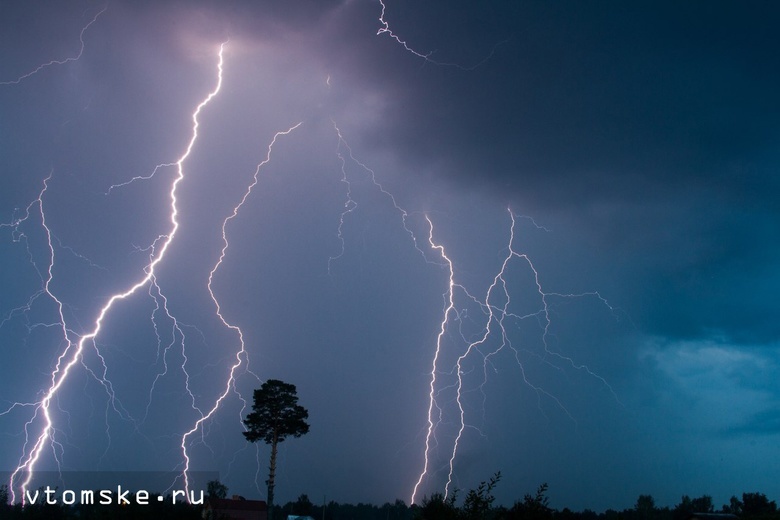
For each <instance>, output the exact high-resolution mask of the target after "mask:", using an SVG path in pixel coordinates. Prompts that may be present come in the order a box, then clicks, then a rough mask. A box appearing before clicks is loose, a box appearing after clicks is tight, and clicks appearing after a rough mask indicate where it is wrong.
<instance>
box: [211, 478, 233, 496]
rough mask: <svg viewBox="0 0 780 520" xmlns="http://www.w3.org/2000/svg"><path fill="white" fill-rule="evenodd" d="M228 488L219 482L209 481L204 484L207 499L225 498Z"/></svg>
mask: <svg viewBox="0 0 780 520" xmlns="http://www.w3.org/2000/svg"><path fill="white" fill-rule="evenodd" d="M227 492H228V488H227V486H226V485H225V484H223V483H222V482H220V481H219V480H209V481H208V483H207V484H206V494H207V495H208V497H209V498H227Z"/></svg>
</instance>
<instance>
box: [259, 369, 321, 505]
mask: <svg viewBox="0 0 780 520" xmlns="http://www.w3.org/2000/svg"><path fill="white" fill-rule="evenodd" d="M308 418H309V412H308V411H306V408H304V407H303V406H301V405H299V404H298V394H297V393H296V389H295V385H291V384H289V383H285V382H283V381H279V380H278V379H269V380H268V381H266V382H265V383H263V385H262V386H261V387H260V388H259V389H257V390H255V392H254V404H253V405H252V413H250V414H249V415H247V416H246V419H245V420H244V425H246V427H247V431H245V432H244V437H246V438H247V440H248V441H249V442H257V441H259V440H262V441H263V442H265V443H266V444H270V445H271V463H270V467H269V468H268V469H269V473H268V482H267V484H268V520H273V510H274V477H275V475H276V450H277V445H278V444H279V443H280V442H282V441H284V439H286V438H287V437H290V436H292V437H300V436H301V435H304V434H306V433H309V425H308V423H307V422H306V419H308Z"/></svg>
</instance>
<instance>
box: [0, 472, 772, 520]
mask: <svg viewBox="0 0 780 520" xmlns="http://www.w3.org/2000/svg"><path fill="white" fill-rule="evenodd" d="M500 478H501V475H500V474H499V473H497V474H496V475H494V476H493V477H492V478H491V479H489V480H487V481H486V482H482V483H481V484H480V485H479V486H477V487H476V488H474V489H472V490H470V491H468V492H467V493H465V494H461V493H453V494H452V495H450V496H449V497H447V498H446V499H445V498H444V496H443V495H441V494H434V495H432V496H430V497H425V498H424V499H423V500H422V503H420V504H415V505H411V506H408V505H406V504H405V503H404V502H403V501H401V500H396V501H395V502H393V503H389V502H388V503H385V504H384V505H381V506H377V505H373V504H363V503H359V504H357V505H355V504H341V503H338V502H334V501H331V502H329V503H327V504H326V505H324V506H323V505H322V504H314V503H312V501H311V500H310V499H309V498H308V496H307V495H301V496H299V497H298V499H297V500H296V501H294V502H288V503H286V504H284V505H282V506H279V505H277V506H276V507H274V520H286V518H287V517H288V515H297V516H309V517H312V518H314V520H686V519H688V518H689V517H690V516H691V515H692V514H693V513H708V514H729V515H736V516H737V517H739V519H740V520H780V512H778V509H777V504H776V503H775V501H774V500H769V499H768V498H767V496H766V495H764V494H763V493H743V494H742V495H741V497H737V496H732V497H731V500H730V501H729V503H728V504H724V505H722V506H721V507H719V508H718V507H716V506H715V505H714V503H713V501H712V497H710V496H708V495H704V496H701V497H698V498H691V497H689V496H687V495H684V496H682V498H681V499H680V503H678V504H677V505H676V506H674V507H672V508H670V507H656V505H655V500H654V499H653V497H652V496H651V495H640V496H639V497H638V498H637V500H636V504H635V505H634V506H633V507H631V508H628V509H624V510H622V511H616V510H613V509H608V510H606V511H604V512H602V513H597V512H595V511H591V510H588V509H586V510H584V511H580V512H576V511H571V510H570V509H568V508H563V509H561V510H557V509H554V508H552V507H550V505H549V498H548V496H547V493H548V486H547V484H542V485H540V486H539V487H538V488H537V490H536V492H535V493H533V494H526V495H525V496H524V497H523V499H522V500H518V501H516V502H515V503H514V504H513V505H512V506H511V507H506V506H496V505H494V500H495V499H494V496H493V491H494V489H495V487H496V486H497V485H498V483H499V481H500ZM225 490H226V489H225ZM156 497H157V495H152V496H151V500H150V501H149V504H148V505H138V504H135V503H131V504H129V505H117V504H114V505H110V506H79V505H74V506H68V505H61V504H58V505H49V504H46V503H45V502H44V503H38V504H35V505H28V506H26V507H24V508H22V507H21V505H19V504H16V505H9V504H8V503H7V500H8V495H7V488H5V486H0V519H2V520H6V519H7V520H16V519H24V520H28V519H42V520H43V519H45V520H70V519H79V520H104V519H105V520H109V519H111V520H124V519H140V518H154V519H160V520H174V519H176V520H178V519H181V520H202V518H203V516H202V514H203V506H200V505H190V504H186V503H177V504H173V503H172V501H171V500H170V499H169V498H166V499H165V500H162V501H158V500H157V499H156ZM709 520H715V519H709ZM723 520H726V519H725V518H724V519H723Z"/></svg>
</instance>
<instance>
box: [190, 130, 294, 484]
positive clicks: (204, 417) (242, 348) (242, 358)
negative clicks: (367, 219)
mask: <svg viewBox="0 0 780 520" xmlns="http://www.w3.org/2000/svg"><path fill="white" fill-rule="evenodd" d="M302 124H303V123H302V122H301V123H298V124H296V125H294V126H292V127H290V128H289V129H287V130H284V131H282V132H277V133H276V134H275V135H274V137H273V139H272V140H271V143H270V144H269V145H268V152H267V154H266V156H265V159H263V161H262V162H260V164H258V165H257V168H256V169H255V173H254V175H253V176H252V182H251V183H250V184H249V185H248V186H247V188H246V191H245V192H244V195H243V197H241V200H240V201H239V203H238V204H236V206H235V207H234V208H233V211H232V213H231V214H230V216H228V217H227V218H226V219H225V220H224V221H223V222H222V250H221V251H220V254H219V259H218V260H217V263H216V264H214V267H212V269H211V271H210V272H209V278H208V284H207V287H208V292H209V295H210V296H211V300H212V301H213V302H214V307H215V308H216V313H217V317H218V318H219V320H220V321H221V322H222V324H223V325H224V326H225V327H227V328H228V329H230V330H231V331H233V332H234V333H235V334H236V336H237V338H238V343H239V348H238V350H237V351H236V355H235V362H234V363H233V365H232V366H231V367H230V371H229V375H228V378H227V380H226V381H225V389H224V391H223V392H222V393H221V394H220V395H219V397H218V398H217V399H216V401H215V402H214V406H212V408H211V409H210V410H209V411H208V412H207V413H205V414H201V417H200V419H198V420H197V421H195V424H193V425H192V428H191V429H190V430H188V431H187V432H186V433H185V434H184V435H182V438H181V450H182V455H183V457H184V470H183V472H182V474H183V476H184V483H185V484H184V485H185V489H186V490H189V477H188V475H187V472H188V470H189V468H190V457H189V455H188V454H187V447H188V446H189V438H190V436H192V435H194V434H195V433H196V432H197V431H198V430H199V429H201V428H202V427H203V424H204V423H205V422H206V421H208V420H209V419H211V418H212V417H213V416H214V414H215V413H216V412H217V410H218V409H219V406H220V404H221V403H222V401H223V400H224V399H225V398H226V397H227V396H228V394H229V393H230V392H231V390H232V391H233V392H234V393H235V394H236V395H237V396H238V398H239V399H240V400H241V401H242V403H243V406H242V408H241V412H240V413H239V423H241V421H242V419H243V415H244V410H245V408H246V405H247V403H246V400H245V399H244V397H243V396H242V395H241V394H240V393H239V392H238V390H237V389H236V388H235V380H236V371H237V370H238V369H239V368H240V367H241V366H242V365H245V367H244V370H245V371H247V372H249V367H248V365H249V354H248V353H247V351H246V345H245V344H244V333H243V332H242V330H241V328H240V327H239V326H238V325H235V324H233V323H231V322H229V321H228V320H227V319H226V318H225V317H224V316H223V314H222V307H221V305H220V303H219V299H218V298H217V296H216V294H214V286H213V283H214V275H215V274H216V273H217V271H218V270H219V268H220V267H221V266H222V262H223V260H224V259H225V256H226V255H227V250H228V247H230V242H228V233H227V226H228V223H229V222H231V221H232V220H233V219H235V218H236V217H237V216H238V214H239V212H240V211H241V208H242V207H243V205H244V203H245V202H246V201H247V199H248V198H249V196H250V195H251V193H252V189H253V188H254V187H255V186H256V185H257V183H258V175H259V174H260V170H261V169H262V167H263V166H265V165H266V164H268V163H269V162H270V161H271V151H272V150H273V146H274V144H276V140H277V139H278V138H279V137H281V136H284V135H289V134H290V133H292V132H293V130H295V129H296V128H298V127H299V126H301V125H302ZM255 378H256V379H258V380H259V379H260V378H259V377H257V376H256V375H255ZM242 424H243V423H242Z"/></svg>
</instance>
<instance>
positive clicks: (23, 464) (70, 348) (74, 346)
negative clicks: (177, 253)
mask: <svg viewBox="0 0 780 520" xmlns="http://www.w3.org/2000/svg"><path fill="white" fill-rule="evenodd" d="M84 30H86V28H85V29H84ZM82 35H83V31H82ZM224 49H225V44H224V43H223V44H222V45H221V46H220V48H219V61H218V65H217V85H216V87H214V89H213V90H212V91H211V92H210V93H209V94H208V95H207V96H206V97H205V98H204V99H203V101H201V102H200V103H199V104H198V105H197V107H196V108H195V110H194V112H193V113H192V136H191V138H190V141H189V143H188V144H187V146H186V149H185V151H184V153H183V154H182V155H181V156H180V157H179V159H178V160H177V161H176V162H175V163H173V164H175V165H176V177H175V179H174V180H173V182H172V183H171V187H170V191H169V198H170V211H171V212H170V229H169V231H168V233H167V234H164V235H160V236H158V237H157V239H156V240H155V241H154V243H153V244H152V246H151V253H150V262H149V263H148V264H147V265H146V266H145V267H144V269H143V271H144V276H142V277H141V278H140V279H138V280H137V281H136V282H135V283H134V284H133V285H131V286H130V287H128V288H127V289H126V290H125V291H123V292H119V293H115V294H113V295H112V296H111V297H109V298H108V300H107V302H106V303H105V304H104V305H103V307H102V308H101V309H100V311H99V312H98V315H97V318H96V319H95V322H94V327H93V328H92V330H91V331H90V332H88V333H86V334H83V335H81V336H80V337H79V338H78V341H75V340H72V339H71V337H72V336H73V335H74V333H73V332H72V331H70V330H69V329H68V327H67V326H66V320H65V317H64V314H63V304H62V302H61V301H60V300H59V299H58V298H57V297H56V296H55V295H54V293H53V292H52V290H51V283H52V281H53V279H54V274H53V270H54V265H55V262H54V247H53V244H52V238H51V237H52V233H51V229H50V228H49V226H48V225H47V223H46V215H45V212H44V210H43V196H44V194H45V193H46V190H47V189H48V181H49V178H47V179H46V181H45V182H44V188H43V190H42V191H41V192H40V194H39V196H38V199H37V200H36V201H35V204H37V206H38V208H39V211H40V216H41V225H42V227H43V229H44V230H45V233H46V236H47V238H48V246H49V255H50V256H49V258H50V262H49V265H48V270H47V276H46V281H45V284H44V287H43V291H44V293H45V294H46V295H48V296H49V297H50V298H51V299H52V300H53V301H55V302H56V304H57V308H58V314H59V326H60V328H61V330H62V334H63V338H64V339H65V341H66V342H67V346H66V347H65V349H64V350H63V351H62V353H61V354H60V356H59V357H58V359H57V364H56V368H55V369H54V370H53V371H52V374H51V385H50V386H49V388H48V389H46V390H45V392H44V396H43V398H42V399H41V400H39V401H37V402H35V403H16V404H15V405H14V406H17V405H18V406H22V405H25V406H33V407H34V413H33V417H32V418H31V419H30V420H29V421H28V422H27V423H26V424H25V435H26V436H27V435H28V430H29V428H30V427H31V425H32V424H33V422H35V420H36V419H37V418H38V417H39V415H40V416H42V417H43V422H44V424H43V428H42V429H41V431H40V433H39V434H38V435H37V437H36V438H35V440H34V442H33V443H32V447H31V448H30V450H29V452H28V451H27V447H28V444H29V442H30V441H29V437H27V441H26V442H25V446H24V448H23V453H22V456H21V457H20V461H19V464H18V465H17V467H16V468H15V469H14V471H13V472H12V474H11V479H10V486H9V487H10V491H11V493H10V494H11V501H12V502H15V501H16V489H20V490H21V492H22V503H24V500H25V495H26V491H27V487H28V485H29V484H30V482H31V480H32V478H33V474H34V471H35V466H36V464H37V462H38V460H39V458H40V456H41V454H42V452H43V450H44V449H45V447H46V446H47V445H52V444H54V443H56V439H54V437H53V432H54V422H53V419H52V417H51V411H50V406H51V403H52V400H53V399H54V398H55V397H56V396H57V394H58V393H59V391H60V390H61V389H62V387H63V385H64V384H65V382H66V381H67V379H68V376H69V374H70V372H71V370H72V369H73V367H74V365H76V364H77V363H78V362H79V361H80V360H81V359H82V357H83V354H84V350H85V349H86V348H87V345H92V348H94V349H95V350H96V351H97V345H96V344H95V340H96V338H97V336H98V335H99V334H100V332H101V330H102V325H103V321H104V320H105V318H106V317H107V316H108V314H109V312H110V311H111V310H112V308H113V307H114V306H115V304H116V303H118V302H120V301H122V300H125V299H127V298H129V297H130V296H132V295H133V294H135V293H136V292H137V291H138V290H139V289H141V288H142V287H145V286H147V285H148V284H150V283H154V279H155V271H156V268H157V266H158V265H159V264H160V262H162V261H163V259H164V258H165V253H166V252H167V251H168V248H169V246H170V245H171V243H172V242H173V240H174V238H175V237H176V232H177V230H178V229H179V221H178V219H177V217H178V214H179V210H178V206H177V197H176V192H177V188H178V186H179V184H180V183H181V182H182V181H183V180H184V178H185V172H184V162H185V161H186V160H187V158H188V157H189V156H190V153H191V152H192V149H193V147H194V146H195V143H196V141H197V139H198V128H199V125H200V123H199V119H198V118H199V116H200V114H201V111H202V110H203V109H204V108H205V107H206V106H207V105H208V104H209V102H211V100H212V99H213V98H214V97H215V96H216V95H217V94H218V93H219V91H220V88H221V86H222V66H223V53H224ZM28 209H29V208H28ZM101 359H102V358H101ZM12 408H13V406H12ZM6 413H7V412H6ZM55 458H56V452H55Z"/></svg>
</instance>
